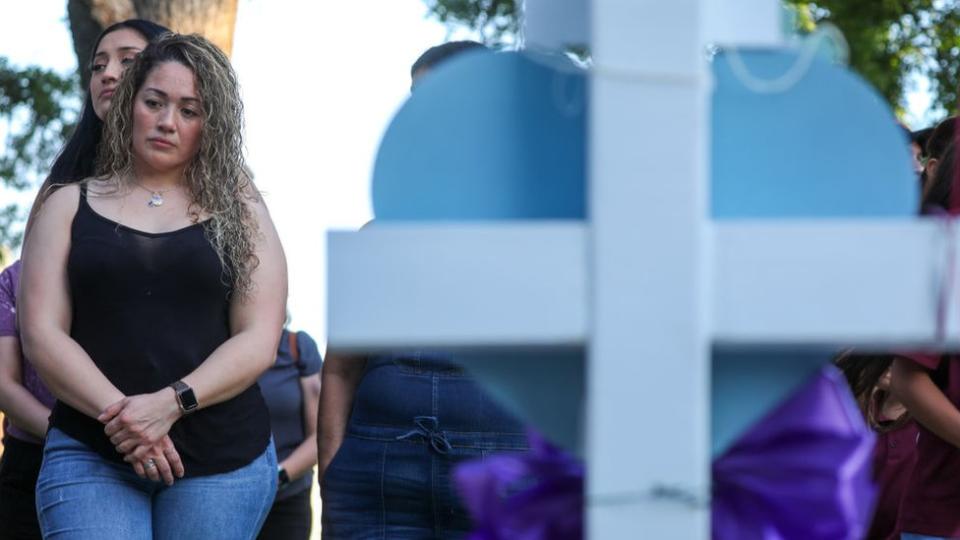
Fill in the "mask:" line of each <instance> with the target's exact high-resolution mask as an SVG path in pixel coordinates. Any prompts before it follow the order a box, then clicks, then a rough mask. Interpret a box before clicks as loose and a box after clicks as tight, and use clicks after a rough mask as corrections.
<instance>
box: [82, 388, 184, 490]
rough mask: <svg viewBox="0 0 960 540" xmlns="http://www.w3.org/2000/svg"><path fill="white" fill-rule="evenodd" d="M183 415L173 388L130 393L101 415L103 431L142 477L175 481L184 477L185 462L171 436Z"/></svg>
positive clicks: (171, 482)
mask: <svg viewBox="0 0 960 540" xmlns="http://www.w3.org/2000/svg"><path fill="white" fill-rule="evenodd" d="M181 415H182V413H181V411H180V406H179V404H178V403H177V399H176V395H175V393H174V391H173V389H172V388H164V389H162V390H159V391H157V392H153V393H152V394H138V395H135V396H128V397H125V398H123V399H121V400H120V401H117V402H116V403H113V404H111V405H109V406H107V408H106V409H104V410H103V412H102V413H100V416H98V417H97V420H99V421H100V422H101V423H103V424H104V425H105V427H104V429H103V431H104V432H105V433H106V434H107V437H109V438H110V442H111V443H112V444H113V446H114V447H115V448H116V449H117V452H119V453H120V454H123V456H124V457H123V459H124V461H126V462H127V463H130V464H131V465H132V466H133V470H134V471H135V472H136V473H137V475H138V476H140V477H141V478H149V479H151V480H153V481H155V482H159V481H161V480H162V481H163V482H164V483H165V484H167V485H168V486H169V485H172V484H173V481H174V479H175V478H182V477H183V472H184V471H183V462H182V461H181V460H180V454H179V453H178V452H177V449H176V448H174V446H173V441H171V440H170V435H169V432H170V427H171V426H173V423H174V422H176V421H177V420H178V419H179V418H180V416H181Z"/></svg>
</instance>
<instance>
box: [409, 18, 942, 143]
mask: <svg viewBox="0 0 960 540" xmlns="http://www.w3.org/2000/svg"><path fill="white" fill-rule="evenodd" d="M423 1H424V4H426V6H427V9H428V11H429V15H430V16H432V17H435V18H436V19H437V20H439V21H440V22H442V23H445V24H447V25H449V26H463V27H466V28H469V29H470V30H473V31H475V32H477V33H478V35H479V36H480V37H481V39H482V40H483V41H484V42H485V43H487V44H488V45H491V44H492V45H496V44H498V43H500V42H502V41H504V38H505V37H506V36H513V35H515V34H516V33H517V32H518V31H519V28H520V22H519V9H518V4H519V2H516V1H514V0H423ZM782 1H783V4H784V7H785V8H786V9H787V10H789V11H791V12H793V14H794V17H793V20H794V21H795V30H796V31H797V32H798V33H801V34H805V33H810V32H813V31H814V30H815V29H816V27H817V25H819V24H823V23H825V22H829V23H832V24H834V25H836V26H837V27H838V28H839V29H840V31H841V32H843V34H844V36H845V37H846V39H847V42H848V44H849V46H850V66H851V67H852V68H853V69H854V71H856V72H857V73H859V74H860V75H861V76H862V77H864V78H865V79H867V80H868V81H869V82H870V84H872V85H873V86H874V87H875V88H876V89H877V91H879V92H880V94H881V95H882V96H883V97H884V98H885V99H886V100H887V102H888V103H889V104H890V106H891V107H892V108H893V109H894V110H895V111H896V112H897V113H898V115H902V114H903V112H904V109H905V96H906V93H907V91H909V90H911V89H912V88H911V87H910V85H911V84H912V83H914V82H915V81H917V80H919V79H923V78H927V79H929V81H930V94H931V99H932V106H933V108H934V109H938V110H939V112H940V115H941V116H943V115H945V114H946V113H947V112H953V111H955V110H956V104H957V85H958V83H960V77H958V76H960V0H818V1H815V2H810V1H803V0H782ZM917 127H919V126H917Z"/></svg>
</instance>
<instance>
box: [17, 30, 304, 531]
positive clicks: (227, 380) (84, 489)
mask: <svg viewBox="0 0 960 540" xmlns="http://www.w3.org/2000/svg"><path fill="white" fill-rule="evenodd" d="M242 122H243V105H242V103H241V100H240V97H239V89H238V85H237V81H236V76H235V74H234V72H233V70H232V68H231V67H230V63H229V60H227V58H226V57H225V56H224V55H223V53H222V52H220V51H219V50H218V49H217V48H216V47H215V46H214V45H212V44H211V43H209V42H208V41H206V40H205V39H203V38H200V37H198V36H183V35H176V34H171V35H168V36H164V37H162V38H160V39H158V40H157V41H156V42H154V43H151V44H150V45H149V46H147V48H146V49H144V50H143V52H142V53H141V54H140V56H139V57H138V58H137V60H136V61H135V62H134V64H133V65H132V66H131V67H130V68H129V69H128V70H127V72H126V74H125V76H124V78H123V81H122V82H121V83H120V85H119V87H118V88H117V90H116V93H115V95H114V96H113V105H112V108H111V109H110V111H109V113H108V114H107V117H106V120H105V127H104V137H103V141H102V142H101V145H100V153H99V156H98V159H97V164H98V174H97V176H96V177H94V178H90V179H87V180H85V181H83V182H81V183H79V184H71V185H66V186H63V187H61V188H60V189H57V190H55V191H53V192H52V193H51V194H49V195H48V196H47V197H46V198H45V200H43V201H42V203H40V204H41V205H42V206H41V207H40V208H39V210H38V211H37V212H36V214H35V221H34V224H33V227H32V230H31V232H30V235H29V237H28V238H27V242H26V246H25V247H24V257H23V277H22V283H21V297H22V298H21V300H22V303H21V304H20V305H21V312H20V317H21V322H22V328H23V341H24V346H25V348H26V352H27V354H28V355H29V356H30V358H31V359H32V360H33V362H34V363H35V364H36V367H37V370H38V371H39V372H40V374H41V375H42V376H43V378H44V380H45V381H46V382H47V383H48V385H49V387H50V389H51V390H52V392H53V393H54V395H55V396H56V397H57V403H56V405H55V406H54V408H53V412H52V415H51V421H50V431H49V432H48V435H47V441H46V445H45V447H44V459H43V466H42V468H41V471H40V479H39V481H38V483H37V510H38V514H39V517H40V524H41V528H42V530H43V533H44V535H45V536H51V535H54V534H58V535H61V536H58V538H59V537H63V538H70V539H87V538H90V539H92V538H133V539H137V538H205V539H217V538H223V539H231V540H232V539H239V538H254V537H255V536H256V534H257V531H258V530H259V528H260V526H261V525H262V523H263V520H264V518H265V516H266V513H267V511H268V510H269V508H270V504H271V502H272V500H273V496H274V493H275V491H276V481H277V476H276V456H275V453H274V450H273V445H272V444H271V442H270V425H269V419H268V413H267V409H266V406H265V405H264V402H263V398H262V396H261V395H260V391H259V388H258V387H257V385H256V383H255V381H256V379H257V377H258V376H259V375H260V374H261V373H262V372H263V371H264V370H266V369H267V368H268V367H270V365H271V364H272V363H273V353H274V350H275V349H276V346H277V342H278V340H279V337H280V330H281V328H282V326H283V318H284V305H285V301H286V266H285V261H284V255H283V250H282V248H281V246H280V242H279V239H278V237H277V233H276V231H275V229H274V227H273V223H272V222H271V220H270V217H269V214H268V213H267V209H266V206H265V205H264V203H263V201H262V199H261V198H260V197H259V195H258V193H257V191H256V189H255V188H254V186H253V185H252V183H251V181H250V176H249V173H248V169H247V167H246V165H245V163H244V158H243V151H242V150H243V147H242Z"/></svg>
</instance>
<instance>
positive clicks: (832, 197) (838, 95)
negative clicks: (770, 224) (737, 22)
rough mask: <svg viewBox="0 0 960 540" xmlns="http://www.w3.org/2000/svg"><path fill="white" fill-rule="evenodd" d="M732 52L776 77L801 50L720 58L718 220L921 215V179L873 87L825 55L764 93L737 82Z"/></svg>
mask: <svg viewBox="0 0 960 540" xmlns="http://www.w3.org/2000/svg"><path fill="white" fill-rule="evenodd" d="M732 55H737V56H739V57H740V58H741V59H742V60H743V64H745V66H746V67H747V69H748V71H749V73H750V74H752V75H753V76H754V77H756V78H759V79H765V80H770V79H775V78H777V77H779V76H782V75H783V74H784V73H786V72H787V71H788V70H789V69H790V68H791V66H793V65H794V64H795V63H796V62H798V60H799V55H800V53H797V52H795V51H789V50H741V51H737V52H721V53H719V54H718V55H717V56H716V57H715V58H714V62H713V75H714V78H715V85H716V87H715V90H714V94H713V122H712V123H713V136H712V151H711V153H712V156H711V160H712V164H711V171H712V173H711V175H712V176H711V177H712V184H711V212H712V215H713V217H714V218H717V219H739V218H771V219H777V218H798V217H802V218H807V217H809V218H832V217H902V216H910V215H913V214H914V213H915V212H916V208H917V204H918V197H919V184H918V181H917V177H916V175H915V174H914V173H913V171H912V168H911V164H910V155H909V153H908V150H907V141H906V138H905V137H904V134H903V133H902V131H901V129H900V127H899V126H898V125H897V123H896V121H895V119H894V117H893V114H892V113H891V111H890V109H889V107H887V105H886V103H884V101H883V100H882V99H881V98H880V96H879V95H878V94H877V93H876V92H875V91H874V90H873V89H872V88H871V87H870V86H868V85H867V83H865V82H864V81H863V80H862V79H860V78H859V77H858V76H857V75H855V74H853V73H851V72H850V71H849V70H847V69H845V68H843V67H840V66H836V65H833V64H830V63H828V62H827V61H825V60H824V59H822V58H820V57H819V56H818V57H816V58H814V59H813V61H812V63H811V64H810V69H809V70H808V71H807V72H806V74H805V75H804V76H803V77H802V78H801V79H800V80H799V81H798V82H797V84H796V85H795V86H793V87H792V88H790V89H788V90H786V91H784V92H776V93H767V94H758V93H754V92H753V91H751V90H750V89H748V88H747V87H745V86H744V85H743V84H742V82H741V80H740V79H738V77H737V76H736V74H735V72H734V70H733V69H732V66H733V64H732V63H731V61H732V60H735V59H736V58H735V57H734V56H732ZM678 144H679V142H678Z"/></svg>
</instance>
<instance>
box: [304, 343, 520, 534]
mask: <svg viewBox="0 0 960 540" xmlns="http://www.w3.org/2000/svg"><path fill="white" fill-rule="evenodd" d="M331 362H333V363H332V364H331ZM331 365H332V366H333V367H334V369H330V368H329V367H328V366H331ZM351 380H352V381H356V386H355V389H354V388H351V386H352V384H351V382H348V381H351ZM331 390H332V392H331ZM338 397H339V398H340V400H342V401H339V403H338V402H337V398H338ZM350 397H352V400H350V399H349V398H350ZM347 401H351V402H352V407H350V408H349V409H348V410H347V411H346V412H348V413H349V420H347V421H345V420H346V416H347V415H346V414H344V412H345V411H343V410H342V409H337V408H336V407H337V406H338V405H339V406H341V407H342V406H343V404H345V403H346V402H347ZM320 422H321V428H320V430H319V432H320V433H321V434H322V435H321V439H322V440H321V443H320V456H321V475H322V479H321V484H320V487H321V497H322V499H323V517H322V520H323V527H322V530H323V535H324V538H336V539H338V540H339V539H352V538H390V539H395V538H457V537H460V536H461V535H463V534H465V533H467V532H469V530H470V527H471V522H470V518H469V516H468V514H467V512H466V511H465V509H464V508H463V506H462V504H461V503H460V501H459V499H458V498H457V496H456V493H455V491H454V487H453V485H452V468H453V466H454V465H455V464H457V463H458V462H461V461H464V460H467V459H474V458H483V457H484V456H487V455H490V454H492V453H495V452H507V451H513V452H517V451H525V450H526V449H527V438H526V434H525V428H524V426H523V424H522V423H521V422H520V421H519V420H517V419H516V418H514V417H513V416H512V415H510V414H509V413H507V412H506V411H504V410H503V409H502V408H501V407H500V406H499V405H498V404H497V403H495V402H494V401H493V399H492V398H490V396H489V395H487V393H486V392H485V391H484V390H483V389H482V388H480V386H479V385H478V384H477V383H476V382H475V381H474V380H473V379H471V378H470V377H469V376H468V375H467V374H466V373H465V372H464V371H463V369H462V368H460V367H459V366H457V365H456V364H454V363H452V362H450V361H448V360H446V359H444V358H442V357H437V356H426V355H423V354H418V353H413V354H408V355H392V356H377V357H372V358H368V359H366V360H364V359H358V358H344V357H337V356H330V357H328V359H327V361H326V362H325V363H324V369H323V387H322V390H321V419H320ZM340 422H342V424H339V423H340ZM338 424H339V425H342V431H340V430H337V429H336V428H335V426H337V425H338ZM334 452H335V455H334Z"/></svg>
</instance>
